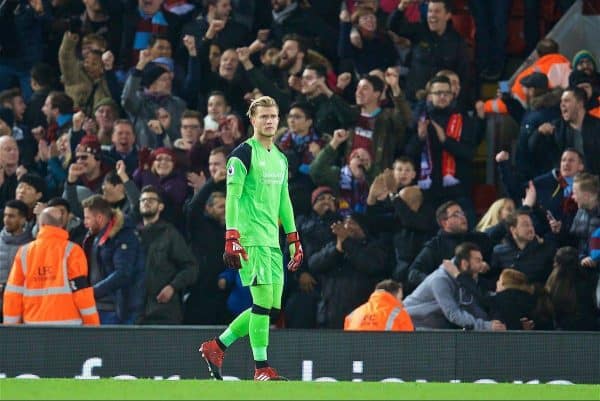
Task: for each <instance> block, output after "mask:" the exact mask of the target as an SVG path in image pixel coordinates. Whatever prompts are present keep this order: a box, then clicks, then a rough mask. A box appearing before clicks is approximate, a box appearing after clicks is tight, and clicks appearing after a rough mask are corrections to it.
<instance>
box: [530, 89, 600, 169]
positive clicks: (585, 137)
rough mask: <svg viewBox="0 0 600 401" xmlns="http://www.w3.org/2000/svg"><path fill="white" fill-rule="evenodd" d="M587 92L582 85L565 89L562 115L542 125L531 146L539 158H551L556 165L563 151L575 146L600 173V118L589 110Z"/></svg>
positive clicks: (551, 165)
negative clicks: (599, 156)
mask: <svg viewBox="0 0 600 401" xmlns="http://www.w3.org/2000/svg"><path fill="white" fill-rule="evenodd" d="M586 102H587V95H586V94H585V91H584V90H583V89H581V88H569V89H567V90H565V91H564V92H563V94H562V96H561V99H560V112H561V115H562V118H560V119H558V120H556V121H554V122H552V123H545V124H542V125H540V126H539V128H538V129H537V131H534V132H533V133H532V134H531V137H530V138H529V148H530V150H531V152H532V153H534V155H535V157H536V160H547V161H548V163H549V165H547V166H546V167H547V168H552V167H553V163H554V161H555V160H558V157H559V155H560V154H561V153H562V152H563V151H564V150H565V149H568V148H574V149H576V150H577V151H578V152H579V153H581V154H582V155H583V161H584V164H585V170H586V171H587V172H589V173H592V174H600V159H599V158H598V157H597V155H598V154H599V153H600V136H599V135H598V132H600V119H598V118H596V117H594V116H592V115H590V114H588V112H587V110H586V108H585V105H586Z"/></svg>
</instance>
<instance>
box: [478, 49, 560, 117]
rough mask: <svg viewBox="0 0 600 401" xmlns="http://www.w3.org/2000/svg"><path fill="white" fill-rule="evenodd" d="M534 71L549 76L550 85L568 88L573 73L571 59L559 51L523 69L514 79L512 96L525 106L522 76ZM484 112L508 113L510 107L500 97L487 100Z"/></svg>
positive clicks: (551, 86)
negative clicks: (570, 75)
mask: <svg viewBox="0 0 600 401" xmlns="http://www.w3.org/2000/svg"><path fill="white" fill-rule="evenodd" d="M534 72H541V73H544V74H546V76H547V77H548V86H549V87H550V88H555V87H557V86H560V87H561V88H566V87H567V86H569V74H570V73H571V61H569V59H568V58H566V57H565V56H563V55H562V54H559V53H552V54H547V55H545V56H542V57H540V58H539V59H537V60H536V61H535V62H534V63H533V64H532V65H530V66H529V67H527V68H525V69H523V71H521V72H520V73H519V75H517V77H516V78H515V80H514V83H513V86H512V88H511V89H510V91H511V93H512V96H513V97H514V98H515V99H517V100H518V101H519V102H521V104H522V105H523V106H525V103H526V99H525V92H524V91H523V85H521V78H524V77H526V76H528V75H530V74H532V73H534ZM484 112H485V113H486V114H489V113H498V114H507V113H508V109H507V108H506V105H505V104H504V101H503V100H502V99H499V98H495V99H490V100H486V101H485V103H484Z"/></svg>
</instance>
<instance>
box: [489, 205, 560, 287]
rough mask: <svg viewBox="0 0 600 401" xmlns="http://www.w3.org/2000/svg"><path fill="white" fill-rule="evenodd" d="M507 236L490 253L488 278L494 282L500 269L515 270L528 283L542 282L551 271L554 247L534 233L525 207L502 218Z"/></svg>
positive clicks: (543, 282)
mask: <svg viewBox="0 0 600 401" xmlns="http://www.w3.org/2000/svg"><path fill="white" fill-rule="evenodd" d="M506 225H507V226H508V230H509V232H510V235H509V236H508V238H507V239H506V240H505V242H504V243H502V244H499V245H496V246H495V247H494V251H493V253H492V263H491V270H490V278H491V279H494V280H492V281H493V282H495V281H496V280H495V279H497V278H498V276H499V275H500V273H501V272H502V270H503V269H506V268H511V269H516V270H518V271H520V272H522V273H524V274H525V275H526V276H527V280H528V281H529V283H532V284H533V283H538V284H541V285H544V284H545V283H546V279H547V278H548V276H549V275H550V272H551V271H552V263H553V260H554V253H555V251H556V246H555V245H554V242H553V241H550V240H549V239H548V238H546V239H541V238H539V237H537V236H536V233H535V228H534V226H533V221H532V220H531V217H530V212H529V211H528V210H517V211H515V212H514V213H512V214H510V215H509V216H508V217H507V218H506Z"/></svg>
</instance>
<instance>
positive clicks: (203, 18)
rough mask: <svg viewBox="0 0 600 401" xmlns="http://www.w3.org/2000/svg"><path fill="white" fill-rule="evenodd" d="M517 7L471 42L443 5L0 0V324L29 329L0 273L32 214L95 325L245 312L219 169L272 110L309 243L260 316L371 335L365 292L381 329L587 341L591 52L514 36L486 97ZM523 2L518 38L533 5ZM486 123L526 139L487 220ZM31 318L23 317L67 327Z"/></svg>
mask: <svg viewBox="0 0 600 401" xmlns="http://www.w3.org/2000/svg"><path fill="white" fill-rule="evenodd" d="M457 3H458V2H457ZM462 3H465V4H466V3H467V2H461V4H462ZM511 3H512V2H511V1H510V0H498V1H488V0H471V1H468V6H469V8H470V10H471V12H472V15H473V17H474V24H475V28H476V31H475V32H476V33H475V36H474V38H469V37H467V36H468V35H466V34H465V32H463V31H464V30H461V31H460V32H459V30H458V27H456V28H455V26H454V23H453V21H454V22H456V20H455V19H454V20H453V15H454V14H453V12H454V11H455V8H454V7H453V6H454V5H453V4H452V2H451V1H449V0H429V1H424V0H379V1H378V0H335V1H334V0H328V1H316V0H313V1H308V0H203V1H200V0H137V1H136V0H83V1H78V0H51V1H48V0H6V1H3V2H2V3H1V5H0V91H1V92H0V207H1V208H2V209H3V213H4V215H3V216H4V218H3V222H2V227H3V228H2V231H1V232H0V285H1V286H2V291H3V298H4V307H3V311H4V322H5V323H19V322H22V321H23V316H22V314H23V313H25V312H26V311H25V312H24V311H23V310H21V309H19V307H18V306H17V304H18V302H19V300H20V299H21V298H22V296H23V291H26V290H23V287H22V286H26V285H27V284H23V283H21V287H19V286H18V285H17V286H15V284H14V283H13V284H11V281H10V280H11V279H15V277H16V276H18V275H20V273H19V274H17V273H16V272H15V270H18V269H25V268H24V267H23V266H22V260H24V259H23V258H24V252H25V251H23V254H19V251H18V249H19V248H20V247H21V246H22V245H25V244H28V243H30V242H31V241H33V240H34V239H35V238H36V236H37V234H38V232H45V231H49V230H47V229H45V226H44V225H43V224H39V223H40V220H39V219H38V217H39V216H41V215H45V214H44V213H45V212H44V210H45V209H46V208H47V207H52V208H56V209H54V212H53V213H54V214H56V213H55V212H56V210H60V212H61V213H60V216H59V217H60V218H61V219H62V220H61V221H62V223H61V224H62V227H63V228H64V229H65V230H66V231H68V235H69V239H70V240H71V241H73V242H75V243H76V244H79V245H81V246H82V248H83V250H84V253H85V256H86V261H87V265H88V280H89V284H88V285H89V286H91V287H92V288H93V293H94V298H95V303H96V308H97V311H98V313H99V319H100V323H101V324H207V325H208V324H209V325H214V324H226V323H228V322H229V321H230V320H231V318H232V317H233V316H236V315H237V314H239V313H240V312H241V311H243V310H245V309H246V308H248V307H249V306H250V304H251V298H250V293H249V291H248V289H247V288H246V287H243V286H242V285H241V281H240V278H239V275H238V274H237V272H236V271H235V270H233V269H231V268H228V267H227V266H225V265H224V263H223V259H222V255H223V250H224V234H225V196H226V185H225V183H226V178H227V174H228V172H227V171H226V168H225V166H226V161H227V156H228V154H229V153H230V152H231V151H232V150H233V149H234V148H235V147H236V146H237V145H239V144H240V143H242V142H243V141H244V140H245V139H247V138H248V137H249V136H251V135H252V133H251V132H250V129H249V124H248V119H247V116H246V115H245V113H246V110H247V108H248V105H249V102H250V101H251V100H252V99H255V98H257V97H259V96H262V95H268V96H271V97H273V98H274V99H275V100H276V101H277V103H278V105H279V109H280V110H279V112H280V115H281V124H280V125H281V126H280V130H279V131H280V133H279V134H278V137H277V139H276V144H277V146H278V147H279V149H281V150H282V151H283V152H284V153H285V155H286V156H287V159H288V166H289V190H290V195H291V198H292V203H293V207H294V212H295V215H296V222H297V227H298V231H299V234H300V238H301V239H302V243H303V247H304V250H305V259H304V262H303V265H302V266H301V268H300V269H299V270H298V271H296V272H294V273H286V274H287V276H286V285H285V292H284V304H283V310H282V312H283V313H282V315H281V317H280V318H279V320H278V321H276V322H275V321H274V322H273V324H276V325H277V326H278V327H287V328H333V329H341V328H343V327H344V322H345V321H346V324H347V325H348V326H352V329H357V327H358V329H361V328H362V329H367V326H368V324H367V323H368V322H367V323H365V322H364V320H365V319H362V321H363V322H362V323H361V322H360V321H359V322H358V323H357V322H356V316H358V313H363V314H365V313H366V312H365V310H366V309H365V308H367V309H368V307H369V306H368V305H366V306H362V307H361V308H362V309H360V310H357V311H355V312H353V311H354V310H355V309H356V308H358V307H359V306H360V305H362V304H364V303H365V302H367V301H368V304H369V305H371V304H372V305H375V307H377V306H376V305H378V302H382V304H381V305H383V304H387V305H388V306H385V305H383V306H381V307H382V308H387V309H385V310H386V311H388V312H386V313H387V314H389V313H392V314H394V313H398V312H394V311H398V310H403V311H402V315H401V316H402V319H403V320H402V322H398V323H397V324H396V323H394V324H390V325H389V327H387V326H386V329H392V328H393V329H396V328H398V327H400V329H403V330H412V329H413V325H414V328H415V329H428V328H463V329H476V330H506V329H510V330H513V329H517V330H519V329H543V330H552V329H557V330H598V329H600V285H599V282H598V276H599V273H598V272H599V271H600V203H599V197H598V196H599V191H600V183H599V178H598V174H600V158H598V155H600V120H599V118H600V104H599V95H600V72H599V71H598V68H597V62H598V61H597V59H596V58H595V56H594V55H593V54H592V53H591V52H589V51H587V50H585V49H582V50H581V51H579V52H577V53H576V54H575V56H574V57H573V58H572V59H568V58H566V57H565V56H564V55H562V54H561V53H560V48H559V45H558V44H557V43H556V42H555V41H553V40H552V39H549V38H541V39H540V38H539V31H538V32H536V30H535V29H534V32H531V24H528V25H527V24H526V28H525V30H526V31H527V32H525V33H526V35H525V39H526V40H527V43H526V46H527V47H526V49H527V50H532V49H535V53H534V54H535V56H534V57H532V58H530V59H528V61H527V62H528V63H529V64H530V65H529V66H527V68H525V69H524V70H523V71H522V72H521V73H520V74H519V76H518V77H517V79H516V80H515V81H514V83H513V85H512V86H511V87H510V88H508V89H507V90H499V91H498V93H497V96H496V97H494V98H492V99H487V100H486V99H480V98H481V96H480V95H479V93H480V88H481V85H482V84H484V83H487V84H488V85H490V84H496V83H497V82H498V80H499V79H500V78H501V77H503V76H506V74H507V68H508V67H506V69H505V66H507V55H506V51H505V48H506V45H507V37H508V36H509V35H508V31H509V28H508V24H509V14H510V13H509V10H510V9H511ZM524 3H525V13H526V14H525V19H526V20H527V19H528V18H530V19H531V18H533V21H534V26H535V25H536V24H535V22H536V18H539V8H540V7H541V3H542V2H540V1H524ZM544 3H553V4H554V5H555V7H556V9H557V10H559V12H560V11H564V10H566V8H567V7H568V6H569V5H570V4H572V1H556V2H544ZM463 5H464V4H463ZM546 6H547V5H546ZM470 39H474V45H473V43H470ZM524 51H525V50H524ZM522 56H525V53H523V54H522ZM491 113H496V114H504V115H505V117H506V118H511V119H513V120H514V121H515V122H516V124H517V125H518V127H519V128H518V132H517V133H516V135H515V138H514V140H513V141H511V143H509V144H508V146H506V147H505V148H498V149H497V154H496V157H495V163H496V166H497V171H498V173H497V174H498V185H497V189H498V191H497V192H498V199H496V200H495V201H494V202H493V203H491V202H489V203H488V204H485V205H484V206H485V208H486V209H487V210H483V211H482V210H480V208H479V206H480V205H479V202H480V200H478V199H476V197H475V196H474V195H473V194H474V192H473V187H474V186H475V184H476V183H477V177H478V176H480V175H481V174H479V173H478V171H477V169H478V168H481V167H480V166H479V165H477V164H476V163H474V158H475V155H476V152H477V149H478V147H479V145H480V144H481V143H482V141H484V138H485V130H486V118H488V117H489V115H490V114H491ZM490 203H491V204H490ZM47 214H48V212H46V215H47ZM50 214H52V213H50ZM54 217H55V216H54V215H52V216H50V217H46V220H49V219H50V220H52V219H53V218H54ZM40 225H41V227H40ZM53 230H54V228H53ZM39 238H40V236H38V240H39ZM284 242H285V238H282V244H283V243H284ZM284 248H285V247H284ZM17 254H19V255H20V258H17V259H19V263H15V264H14V265H13V260H17V259H15V255H17ZM287 258H289V255H287ZM19 266H21V267H19ZM11 268H12V270H11ZM282 269H283V266H282ZM7 282H8V283H7ZM78 285H79V286H82V285H83V286H86V285H85V283H84V284H82V283H79V284H78ZM76 287H77V286H76ZM19 288H20V290H19ZM19 291H21V292H20V293H19ZM374 291H375V292H374ZM382 291H383V292H385V293H386V294H384V295H382V294H383V293H382ZM389 294H391V295H389ZM403 296H404V299H403V300H402V298H403ZM53 302H54V305H55V308H62V307H64V302H65V301H64V300H63V298H60V297H56V300H55V301H53ZM86 305H87V304H86ZM404 311H405V312H408V315H409V316H410V317H407V316H406V314H405V312H404ZM44 313H47V315H44V316H30V317H29V321H30V322H44V321H59V320H60V315H61V314H60V313H58V312H56V310H55V311H51V310H50V311H45V312H44ZM353 316H354V317H353ZM361 316H362V315H361ZM385 316H387V315H385V314H384V319H385ZM394 317H395V315H394ZM393 320H394V319H392V321H393ZM411 320H412V323H411ZM84 322H85V319H84ZM80 323H81V321H80ZM372 326H373V327H375V326H377V327H379V326H378V325H376V324H373V325H372ZM392 326H393V327H392ZM382 327H383V326H382Z"/></svg>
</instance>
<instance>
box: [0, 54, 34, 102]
mask: <svg viewBox="0 0 600 401" xmlns="http://www.w3.org/2000/svg"><path fill="white" fill-rule="evenodd" d="M30 78H31V75H30V74H29V70H25V69H22V68H18V67H16V66H14V65H10V64H9V63H6V62H4V61H3V62H0V91H3V90H5V89H10V88H13V87H14V86H15V85H14V84H15V81H18V82H19V86H20V88H21V93H22V94H23V98H24V99H25V101H26V102H27V101H29V98H30V97H31V93H32V90H31V84H30V82H29V80H30Z"/></svg>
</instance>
